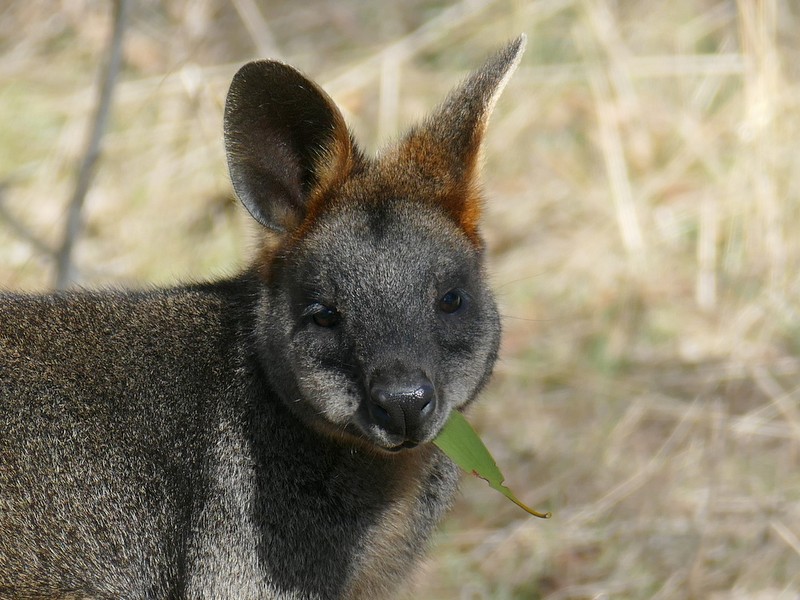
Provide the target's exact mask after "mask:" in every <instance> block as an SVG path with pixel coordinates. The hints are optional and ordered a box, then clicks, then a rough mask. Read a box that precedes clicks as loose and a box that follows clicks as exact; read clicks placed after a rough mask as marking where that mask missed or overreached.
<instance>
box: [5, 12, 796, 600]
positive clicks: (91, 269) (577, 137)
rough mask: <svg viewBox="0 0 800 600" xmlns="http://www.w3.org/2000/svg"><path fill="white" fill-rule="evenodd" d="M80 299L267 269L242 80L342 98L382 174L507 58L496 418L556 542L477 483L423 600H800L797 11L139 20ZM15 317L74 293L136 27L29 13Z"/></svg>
mask: <svg viewBox="0 0 800 600" xmlns="http://www.w3.org/2000/svg"><path fill="white" fill-rule="evenodd" d="M134 4H135V5H134V6H132V9H131V13H130V15H129V20H128V28H127V31H126V38H125V58H124V69H123V71H122V73H121V76H120V81H119V83H118V85H117V89H116V95H115V100H114V105H113V109H112V111H113V112H112V115H111V125H110V129H109V131H108V133H107V134H106V136H105V137H104V138H103V155H102V157H101V159H100V161H99V163H98V165H97V171H96V177H95V180H94V184H93V186H92V187H91V189H90V191H89V194H88V196H87V198H86V204H85V207H84V218H85V220H86V227H85V228H84V232H83V235H82V237H81V238H80V240H78V245H77V248H76V257H75V260H76V266H77V271H78V273H79V274H80V280H79V282H80V284H81V285H91V286H95V285H109V284H110V285H133V284H139V285H142V284H144V283H146V284H168V283H170V282H174V281H176V280H185V279H198V278H206V277H215V276H219V275H223V274H226V273H229V272H231V271H233V270H234V269H236V268H239V267H240V266H241V265H243V264H245V261H246V260H247V257H248V256H249V250H250V247H251V242H250V240H251V239H253V238H252V233H251V230H250V227H251V225H250V224H249V220H248V219H247V218H246V217H245V216H244V215H243V214H242V212H243V211H242V210H241V209H240V208H239V207H238V206H237V205H236V203H235V202H234V201H233V199H232V197H231V191H230V185H229V182H228V180H227V176H226V167H225V163H224V157H223V153H222V141H221V122H222V119H221V110H222V105H223V101H224V96H225V92H226V89H227V86H228V83H229V82H230V78H231V76H232V75H233V73H234V71H235V70H236V68H237V66H238V65H240V64H241V63H243V62H244V61H246V60H248V59H251V58H254V57H258V56H267V55H269V56H277V57H280V58H281V59H283V60H286V61H287V62H289V63H291V64H294V65H297V66H299V67H300V68H302V69H303V70H304V71H305V72H306V73H308V74H309V75H310V76H312V77H313V78H315V79H317V80H318V81H320V82H321V83H322V84H323V85H324V87H326V89H327V90H328V91H329V93H330V94H331V95H332V96H333V97H334V98H335V99H336V101H337V103H339V104H340V105H341V106H343V107H344V108H345V109H346V111H347V113H348V114H347V117H348V119H349V120H350V122H351V124H352V126H353V128H354V130H355V132H356V135H357V136H358V137H359V138H360V139H362V140H364V141H365V142H366V143H367V146H368V147H370V148H371V149H378V148H379V147H380V145H381V144H380V141H381V140H386V139H387V138H390V137H392V136H395V135H398V134H399V132H400V131H402V130H403V128H404V127H405V126H406V125H408V124H409V123H411V122H413V120H414V118H416V117H418V116H420V115H422V114H424V112H425V111H426V110H427V109H428V108H430V107H431V106H432V105H433V104H435V103H436V102H438V101H439V100H440V99H441V97H442V95H443V94H444V93H446V91H447V90H448V89H449V88H450V87H451V86H452V85H453V84H454V83H455V82H456V81H457V80H458V79H459V78H460V77H462V76H463V75H464V74H465V73H466V72H467V71H468V70H469V69H470V68H472V67H474V66H476V65H478V64H479V63H480V61H481V60H482V57H483V56H484V55H485V54H486V53H488V52H490V51H491V50H492V49H493V48H495V47H496V46H498V45H499V44H500V43H502V42H503V41H505V40H507V39H509V38H511V37H513V36H515V35H517V34H518V33H520V32H525V33H527V34H528V37H529V46H528V52H527V54H526V56H525V57H524V59H523V63H522V65H521V67H520V69H519V71H518V72H517V74H516V75H515V77H514V78H513V79H512V81H511V83H510V84H509V86H508V87H507V88H506V91H505V93H504V95H503V97H502V98H501V99H500V102H499V104H498V107H497V110H496V112H495V115H494V117H493V120H492V123H491V124H490V127H489V132H488V144H487V147H486V164H485V178H484V179H485V188H486V192H487V203H486V215H485V228H484V231H485V233H486V238H487V242H488V244H487V245H488V249H489V252H490V254H491V266H492V271H493V279H494V281H495V283H496V289H497V290H498V292H499V297H500V302H501V307H502V312H503V314H504V316H505V323H504V326H505V339H504V346H503V349H502V359H501V362H500V363H499V365H498V368H497V370H496V376H495V378H494V381H493V383H492V385H491V386H490V388H489V389H488V390H487V391H486V392H485V394H484V396H483V400H482V402H481V404H480V405H479V406H476V407H475V409H474V410H473V412H472V413H471V415H470V420H471V422H472V423H473V424H474V425H475V426H476V428H477V429H478V430H479V431H480V432H481V436H482V438H483V440H484V441H485V442H486V443H487V445H488V446H489V448H490V450H491V451H492V453H493V455H494V456H495V458H496V459H497V461H498V464H499V465H500V467H501V468H502V469H503V472H504V474H505V475H506V477H507V484H508V485H509V486H510V487H511V488H512V489H513V490H514V491H515V493H516V494H517V495H518V496H519V497H520V499H521V500H523V501H524V502H525V503H527V504H529V505H531V506H535V507H536V508H539V509H542V510H551V511H552V512H553V518H552V519H550V520H547V521H542V520H540V519H533V518H530V517H528V516H527V515H525V514H524V513H522V511H520V510H519V509H518V508H516V507H515V506H513V505H512V504H511V503H509V502H507V501H506V500H505V498H503V497H501V496H500V495H499V494H496V493H494V492H493V491H492V490H491V489H489V488H488V487H487V486H485V485H484V484H483V483H482V482H480V481H477V480H473V479H472V478H466V479H465V481H464V485H463V493H462V496H461V498H460V501H459V504H458V505H457V507H456V509H455V511H454V512H453V514H452V516H451V517H450V519H449V520H448V521H447V523H446V524H445V526H444V528H443V530H442V532H441V533H440V535H439V536H438V538H437V543H436V546H435V548H434V552H433V554H432V556H431V559H430V560H429V561H428V564H427V566H426V568H425V570H424V571H423V572H422V573H421V574H420V577H419V578H418V582H417V586H416V590H415V591H414V593H413V594H411V595H409V598H412V597H413V598H441V599H445V600H446V599H449V598H453V599H456V598H464V599H479V598H491V599H501V600H502V599H523V598H524V599H529V598H548V599H567V598H569V599H572V598H716V599H729V598H731V599H732V598H764V599H766V598H770V599H773V598H796V597H797V595H798V594H800V356H799V354H800V301H799V299H800V275H798V273H800V175H799V174H800V149H798V147H797V142H796V140H797V139H800V78H799V77H798V75H800V60H798V58H800V50H798V49H800V9H798V7H797V6H796V5H795V4H794V3H791V2H788V1H786V0H738V1H734V0H673V1H671V2H660V3H652V2H636V1H633V0H530V1H511V0H462V1H460V2H433V1H430V0H410V1H408V2H402V3H400V2H398V3H391V4H389V3H377V2H365V1H360V0H342V1H338V2H322V1H321V0H312V1H311V2H304V3H297V2H288V1H286V0H277V1H271V2H257V1H256V0H235V1H234V2H231V3H228V2H223V1H222V0H195V1H188V0H187V1H178V2H158V1H156V0H144V1H142V2H137V3H134ZM0 17H1V18H0V149H2V150H1V151H0V287H4V288H15V289H32V290H43V289H48V288H50V287H51V285H52V283H53V267H54V261H53V259H52V254H51V249H53V248H57V247H58V246H59V244H60V243H61V239H60V236H61V235H62V231H63V228H64V219H65V215H66V213H67V203H68V201H69V198H70V196H71V194H72V189H73V187H74V185H75V177H76V172H77V169H78V166H79V164H80V163H81V160H82V153H83V151H84V146H85V144H86V136H87V131H88V129H89V122H90V120H91V118H92V114H93V111H94V103H95V98H96V95H97V81H98V77H99V73H100V67H101V64H102V62H103V60H104V53H105V52H106V47H107V36H108V34H109V32H110V29H111V10H110V3H108V2H101V1H99V0H70V1H69V2H67V1H66V0H46V1H43V2H25V1H24V0H12V2H10V3H6V5H5V6H4V7H3V8H2V9H0Z"/></svg>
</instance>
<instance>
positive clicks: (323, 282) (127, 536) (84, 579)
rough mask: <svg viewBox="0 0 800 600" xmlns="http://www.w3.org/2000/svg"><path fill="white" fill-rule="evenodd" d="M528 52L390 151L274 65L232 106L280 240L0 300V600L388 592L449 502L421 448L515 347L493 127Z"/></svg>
mask: <svg viewBox="0 0 800 600" xmlns="http://www.w3.org/2000/svg"><path fill="white" fill-rule="evenodd" d="M524 42H525V40H524V37H521V38H519V39H517V40H515V41H514V42H512V43H511V44H510V45H509V46H508V47H507V48H505V49H504V50H502V51H501V52H500V53H498V54H497V55H495V56H493V57H492V58H490V59H489V60H488V62H487V63H486V64H485V65H484V66H483V67H482V68H481V69H479V70H478V71H476V72H475V73H473V74H472V75H471V76H470V77H469V78H468V79H467V80H466V81H465V82H464V83H463V84H462V85H461V86H460V87H459V88H457V89H456V90H455V91H454V92H453V93H451V95H450V96H449V97H448V98H447V99H446V100H445V102H444V103H443V104H442V105H441V106H440V107H439V108H438V109H437V110H436V111H435V112H434V113H433V114H432V115H431V116H430V117H429V118H428V120H426V121H425V122H424V123H422V124H421V125H419V126H417V127H416V128H414V129H412V130H411V131H410V132H409V133H408V134H407V135H406V136H405V137H404V138H402V139H401V140H400V141H399V142H398V143H397V144H396V145H395V146H393V147H391V148H389V149H387V150H386V151H385V152H383V153H382V154H381V155H380V156H379V157H378V158H374V159H373V158H368V157H366V156H364V154H363V153H362V152H361V150H360V149H359V148H358V146H357V145H356V144H355V142H354V141H353V139H352V136H351V135H350V133H349V131H348V129H347V127H346V125H345V123H344V119H343V117H342V115H341V113H340V111H339V110H338V108H337V107H336V106H335V105H334V103H333V102H332V101H331V99H330V98H329V97H328V96H327V95H326V94H325V92H324V91H322V90H321V89H320V88H319V87H318V86H317V85H316V84H314V83H313V82H311V81H309V80H308V79H306V78H305V77H304V76H303V75H301V74H300V73H299V72H297V71H296V70H294V69H293V68H291V67H289V66H286V65H284V64H281V63H277V62H271V61H259V62H254V63H250V64H248V65H245V66H244V67H243V68H242V69H241V70H240V71H239V72H238V73H237V74H236V76H235V77H234V80H233V83H232V85H231V89H230V93H229V95H228V101H227V103H226V108H225V121H224V127H225V143H226V150H227V157H228V165H229V169H230V174H231V179H232V182H233V186H234V189H235V191H236V193H237V195H238V197H239V199H240V200H241V201H242V203H243V204H244V206H245V207H246V208H247V210H248V211H249V212H250V214H251V215H252V216H253V217H254V218H255V219H256V220H257V221H258V222H259V223H260V224H261V225H262V226H263V227H264V228H265V230H266V233H265V238H267V239H266V240H265V243H264V247H263V248H262V250H261V251H260V252H259V254H258V256H257V257H256V260H255V261H254V264H253V266H252V267H251V268H250V269H248V270H247V271H246V272H244V273H242V274H241V275H239V276H238V277H235V278H233V279H230V280H226V281H220V282H214V283H208V284H200V285H193V286H184V287H176V288H173V289H167V290H157V291H149V292H97V293H91V292H78V293H67V294H56V295H51V296H29V295H18V294H2V293H0V415H2V416H3V418H2V419H0V597H6V596H9V597H22V598H29V597H30V598H33V597H36V598H39V597H71V598H72V597H74V598H83V597H91V598H105V597H125V598H162V597H176V598H183V597H186V598H189V597H191V598H200V597H206V598H226V597H230V598H244V597H247V598H272V599H284V600H288V599H295V600H296V599H304V600H305V599H309V600H310V599H317V600H322V599H325V600H327V599H343V598H350V599H364V600H366V599H368V598H369V599H371V598H388V597H391V596H392V595H393V594H395V593H396V590H397V587H398V584H399V583H401V582H402V581H404V580H406V579H407V578H408V574H409V571H410V569H411V567H412V566H413V564H414V562H415V561H417V560H418V559H419V558H420V557H421V556H422V555H423V554H424V551H425V546H426V542H427V540H428V539H429V537H430V535H431V532H432V530H433V528H434V527H435V525H436V524H437V522H438V521H439V520H440V519H441V518H442V517H443V515H444V513H445V511H446V510H447V508H448V507H449V505H450V503H451V501H452V498H453V496H454V493H455V490H456V484H457V469H456V467H455V465H453V463H452V462H451V461H450V460H449V459H448V458H447V457H445V456H444V455H443V454H442V453H441V452H439V451H438V450H437V449H436V448H435V447H434V446H433V445H432V444H430V443H429V442H431V440H432V439H433V438H434V437H435V436H436V435H437V434H438V433H439V432H440V431H441V429H442V427H443V425H444V423H445V422H446V420H447V418H448V417H449V415H450V414H451V412H452V411H453V410H459V409H461V408H463V407H465V406H466V405H468V404H469V403H470V402H472V401H473V400H474V399H475V396H476V395H477V393H478V392H479V390H480V389H481V388H482V386H483V385H484V383H485V382H486V380H487V378H488V377H489V375H490V373H491V370H492V366H493V364H494V361H495V358H496V354H497V348H498V344H499V339H500V325H499V317H498V313H497V308H496V306H495V303H494V300H493V297H492V294H491V292H490V290H489V287H488V284H487V282H486V274H485V272H484V248H483V243H482V241H481V238H480V235H479V232H478V221H479V217H480V206H481V195H480V189H479V183H478V177H477V170H478V162H479V152H480V145H481V140H482V137H483V134H484V130H485V127H486V123H487V120H488V117H489V114H490V113H491V110H492V107H493V105H494V102H495V101H496V99H497V96H498V95H499V93H500V91H501V89H502V88H503V86H504V84H505V82H506V80H507V79H508V78H509V77H510V74H511V73H512V72H513V70H514V68H515V67H516V64H517V62H518V61H519V58H520V56H521V53H522V51H523V47H524Z"/></svg>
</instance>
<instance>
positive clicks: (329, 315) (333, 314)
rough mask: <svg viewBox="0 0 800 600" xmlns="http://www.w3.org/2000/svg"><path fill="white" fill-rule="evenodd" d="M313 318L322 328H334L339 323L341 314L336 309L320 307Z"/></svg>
mask: <svg viewBox="0 0 800 600" xmlns="http://www.w3.org/2000/svg"><path fill="white" fill-rule="evenodd" d="M311 318H312V319H313V321H314V323H316V324H317V325H319V326H320V327H333V326H334V325H336V324H337V323H338V322H339V313H338V312H337V311H336V309H335V308H330V307H329V306H322V305H320V307H319V308H318V309H317V310H316V311H314V313H313V314H312V315H311Z"/></svg>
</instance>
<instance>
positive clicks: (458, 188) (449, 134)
mask: <svg viewBox="0 0 800 600" xmlns="http://www.w3.org/2000/svg"><path fill="white" fill-rule="evenodd" d="M526 41H527V38H526V36H525V35H524V34H523V35H520V36H519V37H518V38H516V39H515V40H513V41H512V42H511V43H510V44H508V46H506V47H505V48H504V49H503V50H501V51H500V52H498V53H497V54H495V55H493V56H492V57H490V58H489V59H488V60H487V61H486V63H485V64H484V65H483V66H482V67H481V68H479V69H477V70H476V71H474V72H473V73H472V74H471V75H470V76H469V77H468V78H467V79H466V80H465V81H464V82H463V83H462V84H461V85H460V86H459V87H458V88H456V89H455V90H453V91H452V92H451V93H450V95H449V96H448V97H447V98H446V99H445V101H444V102H443V103H442V104H441V105H440V106H439V108H438V109H437V110H436V111H434V112H433V113H432V115H431V116H430V117H429V118H428V119H427V120H426V121H425V122H423V123H422V125H420V126H418V127H417V128H415V129H412V130H411V131H410V132H409V134H408V135H407V136H406V137H405V138H404V139H403V140H402V141H401V143H400V144H399V146H398V147H397V150H396V151H395V152H394V153H393V156H392V157H391V158H392V159H393V160H394V161H397V163H399V164H402V163H408V164H412V165H414V168H415V169H416V171H417V173H416V175H417V176H419V177H422V178H424V179H426V180H429V181H434V182H436V186H435V187H436V188H437V189H441V190H444V193H443V194H442V197H441V198H440V201H441V202H442V203H443V205H444V207H445V209H446V210H447V211H448V212H449V213H450V214H451V216H452V217H453V218H454V219H455V220H456V222H457V223H459V225H460V226H461V227H462V229H464V231H465V232H466V233H467V235H468V236H469V237H471V238H472V239H477V226H478V220H479V217H480V195H479V192H478V182H477V171H478V166H479V160H480V150H481V142H482V141H483V136H484V132H485V131H486V125H487V123H488V121H489V117H490V115H491V113H492V110H493V109H494V105H495V103H496V102H497V99H498V98H499V96H500V93H501V92H502V91H503V88H504V87H505V85H506V83H507V82H508V80H509V79H510V78H511V75H512V74H513V73H514V71H515V70H516V68H517V65H519V62H520V59H521V58H522V54H523V52H524V51H525V44H526Z"/></svg>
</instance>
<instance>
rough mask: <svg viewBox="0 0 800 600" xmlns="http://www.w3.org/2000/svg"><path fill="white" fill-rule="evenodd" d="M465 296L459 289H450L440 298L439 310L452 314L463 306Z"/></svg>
mask: <svg viewBox="0 0 800 600" xmlns="http://www.w3.org/2000/svg"><path fill="white" fill-rule="evenodd" d="M462 303H463V297H462V296H461V293H460V292H459V291H458V290H450V291H449V292H447V293H446V294H445V295H444V296H442V297H441V298H440V299H439V310H440V311H442V312H443V313H446V314H448V315H449V314H452V313H454V312H456V311H457V310H458V309H459V308H461V304H462Z"/></svg>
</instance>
